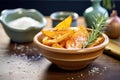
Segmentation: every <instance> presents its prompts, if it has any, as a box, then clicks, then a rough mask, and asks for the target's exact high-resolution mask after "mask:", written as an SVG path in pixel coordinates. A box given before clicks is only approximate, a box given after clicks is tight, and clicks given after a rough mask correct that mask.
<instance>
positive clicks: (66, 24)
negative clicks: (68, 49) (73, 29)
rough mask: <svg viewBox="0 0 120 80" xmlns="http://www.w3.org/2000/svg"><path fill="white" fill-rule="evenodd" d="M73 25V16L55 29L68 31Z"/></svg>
mask: <svg viewBox="0 0 120 80" xmlns="http://www.w3.org/2000/svg"><path fill="white" fill-rule="evenodd" d="M71 23H72V16H68V17H67V18H65V19H64V20H63V21H62V22H60V23H59V24H58V25H57V26H56V27H55V29H57V30H66V29H68V28H70V26H71Z"/></svg>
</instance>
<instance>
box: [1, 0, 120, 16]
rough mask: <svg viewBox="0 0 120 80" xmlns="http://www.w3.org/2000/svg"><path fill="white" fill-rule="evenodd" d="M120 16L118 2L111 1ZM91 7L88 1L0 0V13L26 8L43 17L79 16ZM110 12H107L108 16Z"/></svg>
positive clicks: (115, 0)
mask: <svg viewBox="0 0 120 80" xmlns="http://www.w3.org/2000/svg"><path fill="white" fill-rule="evenodd" d="M113 2H114V3H115V5H116V7H115V8H114V9H115V10H117V11H118V15H119V16H120V0H113ZM90 6H91V2H90V0H0V11H2V10H4V9H15V8H26V9H31V8H34V9H37V10H38V11H40V12H41V13H42V14H43V15H45V16H49V15H50V14H51V13H52V12H55V11H74V12H77V13H78V14H79V15H80V16H82V15H83V12H84V10H85V9H86V8H88V7H90ZM111 11H112V10H108V12H109V14H110V13H111Z"/></svg>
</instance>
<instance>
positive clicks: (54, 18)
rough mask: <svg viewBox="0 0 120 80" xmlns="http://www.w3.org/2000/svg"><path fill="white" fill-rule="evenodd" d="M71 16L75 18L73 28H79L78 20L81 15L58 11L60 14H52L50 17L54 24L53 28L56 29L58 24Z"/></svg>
mask: <svg viewBox="0 0 120 80" xmlns="http://www.w3.org/2000/svg"><path fill="white" fill-rule="evenodd" d="M70 15H71V16H72V17H73V21H72V24H71V26H73V27H74V26H77V19H78V17H79V15H78V14H77V13H76V12H71V11H58V12H54V13H52V14H51V15H50V18H51V19H52V23H53V24H52V26H53V27H55V26H56V25H57V24H58V23H60V22H61V21H63V20H64V19H65V18H66V17H68V16H70Z"/></svg>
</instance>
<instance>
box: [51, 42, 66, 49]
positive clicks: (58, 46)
mask: <svg viewBox="0 0 120 80" xmlns="http://www.w3.org/2000/svg"><path fill="white" fill-rule="evenodd" d="M52 47H55V48H64V47H62V46H61V45H60V44H58V43H54V44H52Z"/></svg>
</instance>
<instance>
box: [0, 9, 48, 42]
mask: <svg viewBox="0 0 120 80" xmlns="http://www.w3.org/2000/svg"><path fill="white" fill-rule="evenodd" d="M0 21H1V24H2V26H3V28H4V30H5V32H6V34H7V35H8V37H9V38H10V39H11V40H12V41H14V42H18V43H23V42H32V41H33V37H34V36H35V34H37V33H38V32H39V31H40V30H41V29H42V28H43V27H45V26H46V24H47V21H46V18H45V17H44V15H43V14H42V13H40V12H39V11H37V10H36V9H23V8H17V9H6V10H3V11H2V12H1V16H0Z"/></svg>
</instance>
